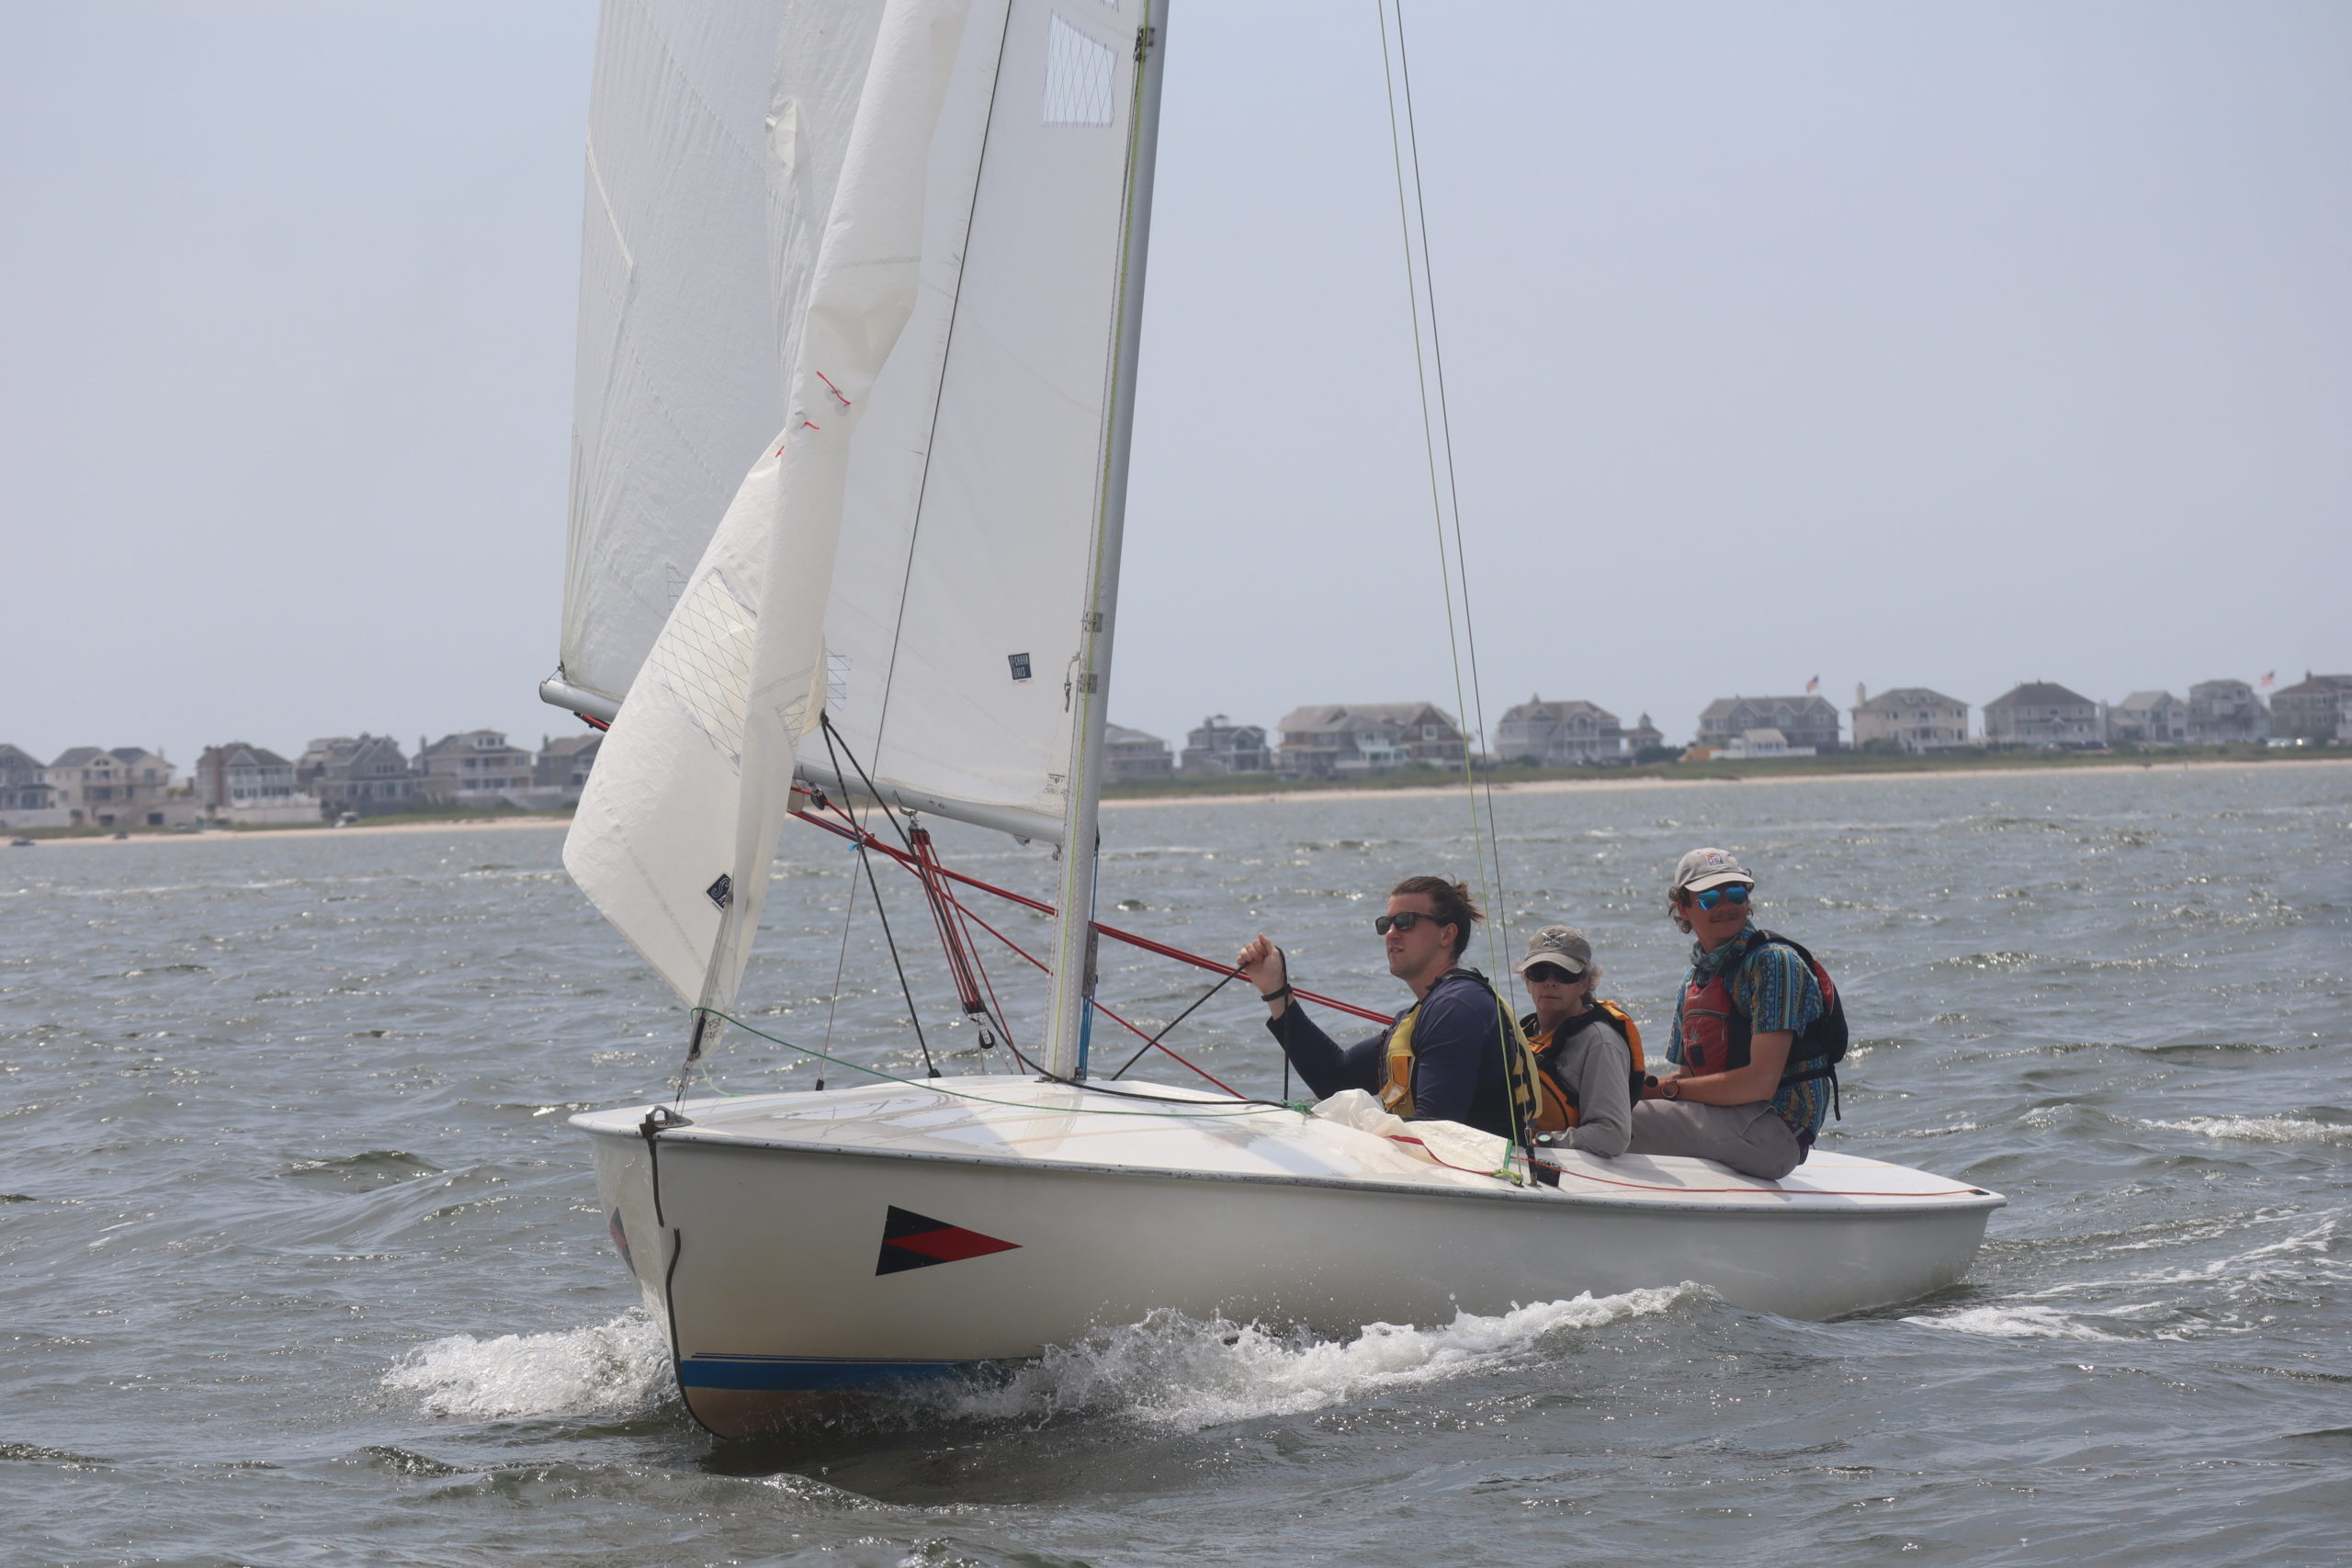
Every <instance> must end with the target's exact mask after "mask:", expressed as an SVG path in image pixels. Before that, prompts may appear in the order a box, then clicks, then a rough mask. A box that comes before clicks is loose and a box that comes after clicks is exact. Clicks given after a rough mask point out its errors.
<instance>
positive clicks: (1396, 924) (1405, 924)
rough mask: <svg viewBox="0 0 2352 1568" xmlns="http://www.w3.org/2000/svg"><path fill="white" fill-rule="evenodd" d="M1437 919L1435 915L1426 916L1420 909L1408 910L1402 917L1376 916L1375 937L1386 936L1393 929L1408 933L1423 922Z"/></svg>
mask: <svg viewBox="0 0 2352 1568" xmlns="http://www.w3.org/2000/svg"><path fill="white" fill-rule="evenodd" d="M1434 919H1437V917H1436V916H1435V915H1424V914H1422V913H1421V912H1420V911H1419V909H1408V910H1406V911H1405V912H1404V913H1403V914H1401V915H1375V916H1374V917H1373V920H1372V931H1373V934H1374V936H1386V935H1387V934H1388V933H1389V931H1391V930H1392V929H1394V930H1397V931H1411V930H1412V929H1413V928H1414V927H1415V926H1418V925H1419V924H1420V923H1421V922H1422V921H1423V920H1434Z"/></svg>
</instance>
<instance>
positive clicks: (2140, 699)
mask: <svg viewBox="0 0 2352 1568" xmlns="http://www.w3.org/2000/svg"><path fill="white" fill-rule="evenodd" d="M2107 739H2108V741H2109V744H2110V745H2111V744H2113V743H2114V742H2116V741H2119V740H2129V741H2130V742H2131V743H2132V744H2133V745H2135V746H2179V745H2183V744H2185V743H2186V742H2187V741H2188V704H2187V703H2185V702H2182V701H2181V700H2180V699H2179V698H2178V697H2176V696H2174V695H2173V694H2171V693H2170V692H2134V693H2132V694H2131V695H2130V696H2128V697H2126V698H2124V699H2123V700H2122V701H2121V702H2120V703H2117V704H2116V705H2114V706H2112V707H2110V708H2109V709H2108V710H2107Z"/></svg>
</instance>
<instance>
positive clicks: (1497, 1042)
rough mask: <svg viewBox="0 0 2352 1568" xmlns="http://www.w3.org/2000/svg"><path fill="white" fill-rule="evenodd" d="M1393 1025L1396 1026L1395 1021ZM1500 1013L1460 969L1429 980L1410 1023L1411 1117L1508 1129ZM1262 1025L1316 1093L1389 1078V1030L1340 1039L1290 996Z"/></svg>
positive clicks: (1370, 1086) (1371, 1087)
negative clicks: (1350, 1041)
mask: <svg viewBox="0 0 2352 1568" xmlns="http://www.w3.org/2000/svg"><path fill="white" fill-rule="evenodd" d="M1391 1027H1394V1026H1393V1025H1392V1026H1391ZM1501 1027H1502V1019H1501V1016H1500V1015H1499V1014H1498V1012H1497V1011H1496V1010H1495V994H1494V992H1492V991H1490V990H1488V989H1487V987H1486V985H1485V983H1484V982H1483V981H1481V980H1479V979H1478V978H1477V977H1476V976H1473V975H1471V974H1470V973H1469V972H1467V971H1464V970H1455V971H1454V972H1453V973H1452V974H1450V975H1447V976H1445V977H1443V978H1442V979H1441V980H1439V981H1438V983H1437V984H1436V985H1434V986H1431V987H1430V994H1429V995H1428V996H1427V997H1426V998H1423V999H1422V1001H1421V1016H1420V1021H1419V1022H1418V1023H1416V1024H1414V1025H1413V1114H1412V1118H1411V1120H1413V1121H1416V1122H1466V1123H1467V1124H1468V1125H1470V1126H1473V1127H1476V1128H1477V1129H1479V1130H1480V1131H1481V1132H1486V1133H1492V1134H1495V1135H1496V1136H1498V1137H1503V1138H1508V1137H1510V1136H1511V1121H1510V1090H1509V1089H1508V1088H1507V1087H1506V1085H1505V1082H1504V1077H1503V1052H1502V1036H1501V1034H1500V1032H1499V1031H1500V1029H1501ZM1266 1030H1267V1032H1269V1033H1271V1034H1272V1035H1273V1037H1274V1038H1275V1040H1277V1041H1278V1042H1280V1043H1281V1044H1282V1048H1283V1054H1284V1055H1288V1056H1289V1057H1290V1060H1291V1065H1292V1066H1295V1067H1296V1068H1297V1069H1298V1076H1299V1077H1302V1078H1305V1079H1306V1087H1307V1088H1308V1089H1313V1090H1314V1091H1315V1093H1316V1094H1317V1096H1318V1097H1329V1096H1330V1095H1334V1094H1337V1093H1339V1092H1340V1090H1341V1089H1364V1090H1367V1091H1369V1092H1370V1093H1372V1094H1374V1095H1378V1094H1379V1093H1380V1091H1381V1090H1382V1089H1384V1088H1385V1087H1387V1082H1388V1031H1387V1030H1385V1029H1384V1030H1382V1031H1381V1032H1379V1033H1377V1034H1374V1035H1372V1036H1370V1037H1369V1038H1367V1039H1363V1040H1359V1041H1357V1042H1356V1043H1353V1044H1351V1045H1347V1046H1341V1045H1339V1044H1336V1043H1333V1041H1332V1039H1331V1037H1330V1036H1329V1035H1328V1034H1326V1033H1324V1032H1323V1031H1322V1030H1321V1029H1320V1028H1319V1027H1317V1024H1316V1022H1315V1021H1314V1020H1313V1019H1311V1018H1309V1017H1307V1016H1306V1009H1305V1008H1303V1007H1301V1006H1299V1004H1298V998H1295V997H1294V998H1291V1004H1290V1006H1288V1007H1286V1008H1284V1009H1283V1014H1282V1016H1281V1017H1280V1018H1270V1019H1268V1020H1267V1021H1266Z"/></svg>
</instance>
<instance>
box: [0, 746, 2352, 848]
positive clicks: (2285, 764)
mask: <svg viewBox="0 0 2352 1568" xmlns="http://www.w3.org/2000/svg"><path fill="white" fill-rule="evenodd" d="M2346 766H2352V756H2345V757H2282V758H2278V759H2277V760H2276V761H2246V760H2244V759H2239V758H2230V757H2213V758H2186V759H2183V760H2181V761H2165V762H2155V761H2145V762H2136V763H2135V762H2129V761H2117V762H2102V763H2095V764H2089V765H2086V766H2079V767H2055V768H2053V767H2051V766H2049V765H2047V764H2044V765H2042V766H2039V767H2024V768H1916V769H1912V768H1905V769H1891V770H1888V771H1886V772H1883V773H1876V772H1873V773H1772V774H1761V775H1759V774H1753V773H1751V774H1747V775H1745V776H1742V777H1732V778H1724V777H1716V778H1703V779H1673V778H1658V777H1655V776H1645V777H1641V778H1611V777H1607V776H1600V777H1594V778H1554V779H1527V780H1523V781H1521V782H1519V783H1497V784H1495V785H1494V792H1495V793H1496V794H1497V795H1567V794H1573V793H1576V792H1577V791H1617V790H1632V789H1668V790H1679V789H1719V788H1725V787H1728V786H1731V785H1735V784H1736V785H1740V786H1743V787H1745V786H1747V785H1749V784H1871V783H1898V782H1900V783H1909V782H1912V781H1915V780H1920V779H1951V778H1972V779H2018V778H2045V777H2048V776H2049V775H2051V774H2052V773H2095V772H2099V771H2102V770H2105V769H2118V768H2131V769H2134V770H2135V771H2138V772H2142V773H2153V772H2156V771H2158V770H2164V771H2178V772H2182V773H2186V772H2188V771H2189V770H2190V769H2203V768H2240V769H2245V768H2331V767H2346ZM1461 788H1462V785H1461V784H1459V783H1458V782H1456V783H1449V784H1400V785H1395V786H1391V787H1388V788H1379V787H1373V788H1356V787H1351V786H1348V785H1335V786H1333V787H1331V788H1329V789H1288V790H1256V791H1249V792H1235V793H1232V794H1211V793H1202V794H1197V795H1196V794H1190V793H1186V792H1182V791H1179V792H1172V793H1170V794H1168V795H1116V796H1113V797H1111V798H1108V799H1106V800H1104V801H1103V809H1104V810H1106V811H1111V810H1131V809H1134V808H1136V807H1148V806H1291V805H1297V804H1300V803H1302V802H1307V801H1318V800H1338V801H1363V800H1434V799H1442V798H1443V797H1445V796H1448V795H1453V794H1455V793H1457V792H1458V791H1459V790H1460V789H1461ZM570 826H571V818H570V817H569V816H567V815H561V814H558V813H553V812H547V813H531V814H518V815H516V816H513V817H458V818H436V819H435V820H433V821H429V822H401V821H380V822H367V821H362V822H359V823H356V824H355V825H353V826H351V827H349V828H328V827H323V826H322V827H317V828H312V827H309V826H303V827H284V828H246V829H213V830H211V831H207V832H196V833H176V832H161V833H157V832H141V833H133V834H132V835H131V836H130V838H128V839H117V838H114V837H112V836H110V835H108V834H105V833H91V834H83V835H78V836H75V837H72V838H56V839H44V838H36V839H34V840H33V843H34V844H35V845H37V846H39V847H40V848H43V849H47V848H51V847H53V846H70V847H77V848H78V847H85V846H90V845H106V846H108V847H112V846H114V845H118V844H155V843H197V842H202V843H223V842H235V841H240V840H253V839H274V838H277V837H280V836H282V835H288V834H291V835H295V836H297V837H300V838H314V837H315V838H337V839H345V838H357V837H376V836H379V835H382V834H387V833H487V832H496V831H499V830H501V829H548V828H568V827H570ZM8 847H10V846H7V845H0V850H5V849H6V848H8Z"/></svg>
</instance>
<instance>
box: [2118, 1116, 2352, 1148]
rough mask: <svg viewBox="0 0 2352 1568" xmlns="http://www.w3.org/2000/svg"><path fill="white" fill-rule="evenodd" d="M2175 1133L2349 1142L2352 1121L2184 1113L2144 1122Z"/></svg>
mask: <svg viewBox="0 0 2352 1568" xmlns="http://www.w3.org/2000/svg"><path fill="white" fill-rule="evenodd" d="M2141 1125H2142V1126H2143V1127H2162V1128H2165V1130H2167V1131H2169V1132H2175V1133H2196V1134H2199V1135H2201V1136H2204V1137H2208V1138H2236V1139H2240V1140H2242V1141H2244V1142H2246V1143H2251V1144H2352V1123H2348V1122H2315V1121H2313V1120H2312V1118H2310V1117H2308V1116H2291V1115H2287V1114H2285V1113H2283V1112H2282V1113H2281V1114H2279V1115H2276V1116H2185V1117H2183V1118H2181V1119H2180V1120H2179V1121H2177V1122H2141Z"/></svg>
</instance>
